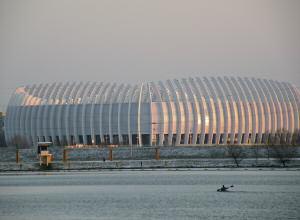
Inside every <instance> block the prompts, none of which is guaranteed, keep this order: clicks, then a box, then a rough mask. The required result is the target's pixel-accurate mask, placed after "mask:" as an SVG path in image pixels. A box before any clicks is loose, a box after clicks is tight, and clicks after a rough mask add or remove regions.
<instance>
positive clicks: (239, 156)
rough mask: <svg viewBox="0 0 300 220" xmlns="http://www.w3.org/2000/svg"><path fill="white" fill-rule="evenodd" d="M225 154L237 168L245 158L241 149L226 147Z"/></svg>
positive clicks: (232, 146)
mask: <svg viewBox="0 0 300 220" xmlns="http://www.w3.org/2000/svg"><path fill="white" fill-rule="evenodd" d="M227 154H228V156H229V157H231V158H232V159H233V161H234V163H235V164H236V166H237V167H239V166H240V163H241V161H242V160H243V159H244V158H245V156H246V155H245V152H244V149H243V147H239V146H234V145H229V146H228V147H227Z"/></svg>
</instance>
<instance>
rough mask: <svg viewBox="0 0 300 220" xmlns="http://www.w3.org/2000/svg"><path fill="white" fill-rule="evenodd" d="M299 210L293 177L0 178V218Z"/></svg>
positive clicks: (265, 214) (159, 173) (242, 215)
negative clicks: (225, 188)
mask: <svg viewBox="0 0 300 220" xmlns="http://www.w3.org/2000/svg"><path fill="white" fill-rule="evenodd" d="M222 184H224V185H232V184H233V185H234V187H233V188H232V191H231V192H225V193H222V192H217V191H216V190H217V188H219V187H220V186H221V185H222ZM299 204H300V172H299V171H285V170H282V171H280V170H278V171H249V170H248V171H247V170H246V171H199V170H190V171H166V170H156V171H99V172H97V171H94V172H57V173H35V174H28V173H25V174H21V175H15V174H14V175H4V174H2V175H0V219H1V220H5V219H22V220H26V219H28V220H29V219H30V220H37V219H39V220H40V219H43V220H48V219H55V220H58V219H59V220H60V219H81V220H82V219H130V220H134V219H231V220H232V219H236V220H240V219H272V220H273V219H280V220H281V219H300V205H299Z"/></svg>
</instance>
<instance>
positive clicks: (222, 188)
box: [217, 185, 234, 192]
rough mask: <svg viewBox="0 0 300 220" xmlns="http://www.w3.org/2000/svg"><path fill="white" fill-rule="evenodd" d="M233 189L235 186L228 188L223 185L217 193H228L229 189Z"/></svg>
mask: <svg viewBox="0 0 300 220" xmlns="http://www.w3.org/2000/svg"><path fill="white" fill-rule="evenodd" d="M232 187H234V185H231V186H229V187H226V186H224V185H223V186H222V187H221V188H220V189H217V191H218V192H228V189H229V188H232Z"/></svg>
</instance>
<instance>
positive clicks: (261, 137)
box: [5, 77, 300, 146]
mask: <svg viewBox="0 0 300 220" xmlns="http://www.w3.org/2000/svg"><path fill="white" fill-rule="evenodd" d="M299 111H300V92H299V89H298V88H296V87H295V86H293V85H291V84H290V83H286V82H277V81H274V80H266V79H254V78H251V79H250V78H240V77H236V78H235V77H203V78H199V77H195V78H187V79H180V80H167V81H165V82H162V81H159V82H150V83H141V84H137V85H125V84H120V85H117V84H116V83H103V82H99V83H98V82H87V83H82V82H81V83H75V82H68V83H52V84H45V85H43V84H40V85H32V86H22V87H19V88H17V89H16V90H15V92H14V94H13V95H12V97H11V99H10V101H9V104H8V107H7V113H6V118H5V136H6V140H7V142H8V143H10V142H11V141H12V140H13V139H14V137H16V136H18V137H24V139H26V140H27V141H28V142H29V143H30V144H34V143H36V142H37V141H51V142H54V143H55V144H57V145H74V144H82V145H101V144H104V145H107V144H115V145H139V146H153V145H160V146H163V145H166V146H172V145H175V146H178V145H203V144H210V145H211V144H216V145H218V144H261V143H266V142H268V140H269V138H270V137H271V136H272V134H275V133H276V131H278V130H284V131H288V132H289V133H293V132H295V131H299ZM287 138H288V137H287Z"/></svg>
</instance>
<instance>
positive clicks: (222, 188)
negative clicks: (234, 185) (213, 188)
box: [221, 185, 229, 192]
mask: <svg viewBox="0 0 300 220" xmlns="http://www.w3.org/2000/svg"><path fill="white" fill-rule="evenodd" d="M227 189H229V187H225V186H224V185H223V186H222V187H221V191H223V192H224V191H226V190H227Z"/></svg>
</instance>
